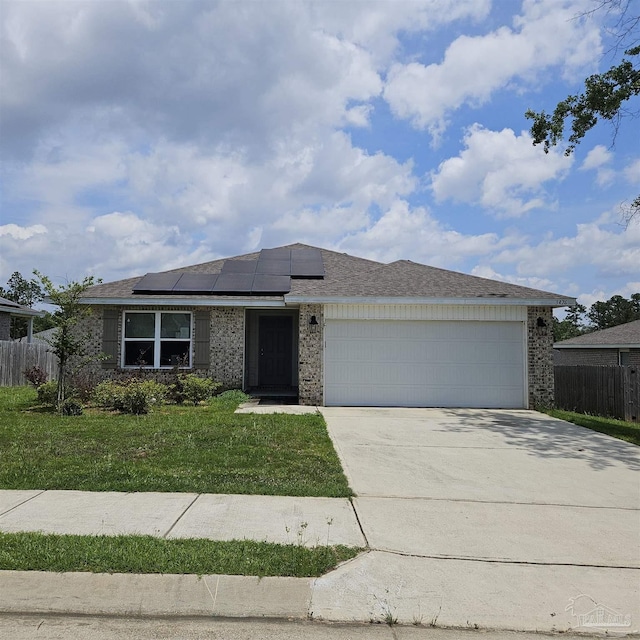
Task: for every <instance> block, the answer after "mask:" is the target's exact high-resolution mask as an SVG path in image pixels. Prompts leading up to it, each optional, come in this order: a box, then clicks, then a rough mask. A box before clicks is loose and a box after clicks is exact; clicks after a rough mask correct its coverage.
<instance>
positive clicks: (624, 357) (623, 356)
mask: <svg viewBox="0 0 640 640" xmlns="http://www.w3.org/2000/svg"><path fill="white" fill-rule="evenodd" d="M618 353H619V356H620V364H621V365H622V366H624V367H626V366H628V365H630V364H631V361H630V360H629V352H628V351H619V352H618Z"/></svg>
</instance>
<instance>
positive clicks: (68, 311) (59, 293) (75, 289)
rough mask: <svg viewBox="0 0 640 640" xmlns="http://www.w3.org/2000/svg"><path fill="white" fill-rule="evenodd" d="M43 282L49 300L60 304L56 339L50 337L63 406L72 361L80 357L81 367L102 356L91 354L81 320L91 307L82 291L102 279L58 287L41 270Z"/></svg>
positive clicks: (86, 279) (39, 276) (35, 272)
mask: <svg viewBox="0 0 640 640" xmlns="http://www.w3.org/2000/svg"><path fill="white" fill-rule="evenodd" d="M34 274H35V275H36V276H38V278H39V279H40V282H41V283H42V288H43V289H44V291H45V293H46V295H47V298H48V302H51V304H54V305H56V306H57V307H58V310H57V311H55V312H54V313H53V314H52V319H53V323H54V325H55V328H56V331H55V332H54V335H53V337H52V338H50V339H49V340H47V342H48V343H49V346H50V347H51V351H52V353H54V354H55V355H56V356H57V358H58V395H57V403H56V406H57V408H58V410H60V409H61V408H62V405H63V404H64V400H65V389H66V384H65V383H66V378H67V375H68V374H69V368H70V365H71V363H72V361H74V360H77V359H79V363H80V366H82V365H84V364H87V363H88V362H90V361H91V360H93V359H99V358H100V356H91V355H90V354H89V353H88V348H87V346H88V343H89V338H90V336H89V335H88V334H87V333H86V332H83V331H82V330H81V328H80V326H79V325H80V323H81V322H82V321H83V320H85V319H86V318H88V317H89V316H90V315H91V313H92V311H91V307H89V306H87V305H85V304H82V302H81V299H82V294H83V293H84V292H85V291H86V290H87V289H88V288H89V287H92V286H93V285H95V284H99V283H100V282H101V280H96V279H94V277H93V276H89V277H86V278H84V280H82V282H69V283H67V284H65V285H61V286H59V287H58V286H55V285H54V284H53V283H52V282H51V280H50V279H49V278H48V277H47V276H45V275H42V274H41V273H40V272H38V271H34Z"/></svg>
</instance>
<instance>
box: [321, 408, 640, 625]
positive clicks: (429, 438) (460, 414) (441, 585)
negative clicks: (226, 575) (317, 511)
mask: <svg viewBox="0 0 640 640" xmlns="http://www.w3.org/2000/svg"><path fill="white" fill-rule="evenodd" d="M322 413H323V415H324V416H325V419H326V421H327V425H328V428H329V433H330V435H331V437H332V439H333V441H334V444H335V446H336V449H337V451H338V454H339V456H340V458H341V460H342V463H343V466H344V468H345V471H346V474H347V476H348V479H349V482H350V484H351V487H352V489H353V490H354V491H355V493H356V494H357V497H356V498H355V499H354V507H355V510H356V512H357V515H358V518H359V520H360V523H361V526H362V530H363V532H364V535H365V536H366V538H367V541H368V543H369V545H370V547H371V548H372V549H373V552H372V553H371V554H369V557H366V556H365V557H364V558H362V559H360V562H361V563H362V566H361V567H360V570H361V571H365V566H366V571H367V572H369V571H371V572H372V574H375V575H376V576H377V577H378V576H384V577H381V578H380V579H381V582H380V584H379V585H377V586H376V587H374V591H375V598H374V600H373V601H372V602H373V604H375V601H377V602H378V603H380V602H382V601H383V600H384V594H385V593H386V594H387V595H388V597H387V598H386V602H387V605H386V606H391V604H390V603H392V602H395V604H394V605H393V606H395V607H396V609H397V611H398V612H400V611H402V615H403V616H404V617H405V618H411V617H412V616H413V617H415V616H416V615H417V613H416V611H417V610H420V611H422V612H424V611H425V610H427V611H428V613H427V615H428V616H433V615H439V616H441V622H443V619H442V617H443V618H444V620H446V619H447V613H452V612H453V610H454V609H455V605H453V604H452V601H453V600H456V599H457V600H458V601H463V602H466V603H467V604H468V611H467V615H469V616H473V615H475V616H477V617H478V618H480V619H481V620H482V626H491V624H492V622H493V623H495V620H496V619H499V620H500V624H501V626H504V623H505V619H508V618H509V616H511V615H512V616H513V620H514V626H513V628H520V629H522V628H537V629H546V630H554V629H555V630H558V629H561V630H564V629H569V628H572V629H579V630H585V629H583V628H582V627H581V625H580V624H578V623H579V622H580V621H582V622H584V620H586V618H579V617H578V616H579V615H580V614H579V613H578V609H579V608H580V607H582V608H583V609H584V608H587V607H588V606H591V608H593V607H594V606H595V605H594V602H595V603H598V605H603V606H607V607H609V608H610V609H611V610H615V611H619V612H620V613H621V614H622V613H624V614H631V611H633V614H634V615H633V617H634V622H633V623H631V624H633V628H634V629H635V628H638V625H639V624H640V610H639V607H638V602H640V598H639V596H640V551H639V550H640V474H639V473H638V471H640V457H639V456H638V451H639V450H638V447H635V446H633V445H630V444H628V443H625V442H622V441H619V440H615V439H613V438H610V437H608V436H604V435H602V434H598V433H595V432H592V431H590V430H587V429H584V428H582V427H577V426H575V425H571V424H569V423H566V422H563V421H561V420H556V419H554V418H550V417H548V416H545V415H543V414H539V413H537V412H533V411H512V410H464V409H451V410H449V409H377V408H331V407H329V408H324V409H322ZM407 558H411V559H412V560H413V563H412V564H411V568H409V565H408V564H407ZM349 571H351V575H350V576H349V575H348V574H349ZM353 571H354V568H353V567H352V568H351V569H345V570H344V573H343V575H337V576H336V575H335V574H334V575H332V576H330V577H328V578H326V580H327V586H328V587H330V588H331V589H333V590H334V592H335V591H336V590H337V591H338V592H340V589H341V587H342V595H343V597H345V598H346V599H347V600H348V594H349V592H350V589H349V584H353V579H354V575H353ZM337 573H339V572H337ZM425 574H427V575H428V577H425ZM410 576H413V577H410ZM322 580H324V579H320V582H322ZM336 581H337V583H336ZM341 581H342V582H343V583H344V584H342V585H341V584H340V582H341ZM385 583H386V586H385ZM398 589H399V590H400V591H399V592H398ZM394 593H396V597H394V595H393V594H394ZM345 594H346V595H345ZM400 594H402V595H400ZM489 594H490V595H489ZM543 594H544V596H543ZM551 594H553V597H552V598H551V601H549V597H550V596H551ZM577 597H582V599H581V600H580V605H576V606H575V607H572V606H570V603H571V598H574V599H575V598H577ZM545 598H546V600H545ZM478 599H479V600H480V602H481V603H484V605H485V606H484V607H483V606H482V604H480V606H478V601H477V600H478ZM320 600H321V599H319V598H316V601H317V603H318V605H319V608H320V609H321V605H323V604H327V605H328V606H329V607H334V608H335V607H336V606H339V603H338V602H337V601H335V600H331V598H329V601H330V602H328V603H322V602H320ZM445 601H446V602H447V606H445V605H444V603H445ZM469 601H471V602H473V603H474V604H469ZM407 602H408V603H409V604H408V607H409V608H407ZM443 606H444V607H445V608H444V610H443V608H442V607H443ZM505 607H508V609H507V610H505ZM565 607H569V608H567V610H566V611H565ZM381 609H382V612H384V611H383V610H384V606H382V605H381ZM318 613H319V614H320V615H321V611H319V612H318ZM583 613H587V612H585V611H583ZM421 615H422V614H421ZM460 615H461V611H460V610H458V611H456V614H455V615H452V620H457V621H458V623H459V620H460ZM496 615H497V618H496ZM519 616H521V617H519ZM334 619H335V616H334ZM469 619H471V618H469ZM523 620H526V625H530V626H526V625H525V626H524V627H523V626H522V621H523ZM443 623H444V624H446V622H443ZM614 627H615V625H614ZM603 629H604V628H600V627H598V628H597V629H595V630H596V631H602V630H603ZM610 630H614V629H613V628H612V629H610ZM618 630H625V631H629V630H630V628H629V626H627V627H624V628H620V629H618Z"/></svg>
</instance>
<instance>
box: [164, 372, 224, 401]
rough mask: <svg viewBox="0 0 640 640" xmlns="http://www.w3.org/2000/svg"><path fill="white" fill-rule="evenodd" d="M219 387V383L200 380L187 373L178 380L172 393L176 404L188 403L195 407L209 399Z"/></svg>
mask: <svg viewBox="0 0 640 640" xmlns="http://www.w3.org/2000/svg"><path fill="white" fill-rule="evenodd" d="M220 386H221V385H220V383H219V382H214V381H213V380H212V379H211V378H200V377H198V376H196V375H194V374H193V373H189V374H187V375H182V376H180V377H179V378H178V381H177V382H176V383H175V385H173V389H172V391H173V395H174V397H175V400H176V402H189V403H191V404H194V405H195V404H198V403H199V402H204V401H205V400H208V399H209V398H211V396H213V394H214V393H215V392H216V390H217V389H219V388H220Z"/></svg>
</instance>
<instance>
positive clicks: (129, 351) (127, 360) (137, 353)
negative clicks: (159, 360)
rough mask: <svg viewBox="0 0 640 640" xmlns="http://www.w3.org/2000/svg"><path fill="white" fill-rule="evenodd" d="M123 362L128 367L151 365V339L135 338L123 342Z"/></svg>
mask: <svg viewBox="0 0 640 640" xmlns="http://www.w3.org/2000/svg"><path fill="white" fill-rule="evenodd" d="M124 364H125V366H128V367H141V366H146V367H152V366H153V341H148V340H136V341H131V342H125V343H124Z"/></svg>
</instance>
